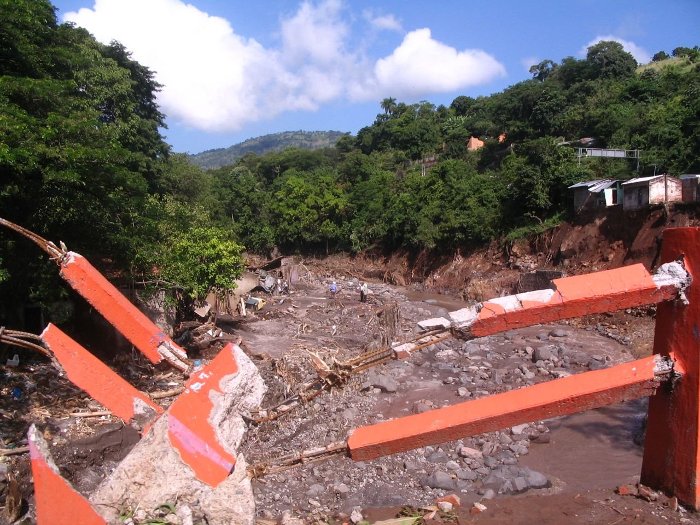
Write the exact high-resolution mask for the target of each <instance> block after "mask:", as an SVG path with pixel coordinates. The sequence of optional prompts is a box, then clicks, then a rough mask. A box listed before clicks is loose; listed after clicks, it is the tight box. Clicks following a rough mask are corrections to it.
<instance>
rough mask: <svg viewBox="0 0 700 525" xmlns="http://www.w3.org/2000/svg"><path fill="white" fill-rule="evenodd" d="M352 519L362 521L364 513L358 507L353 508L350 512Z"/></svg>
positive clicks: (356, 521)
mask: <svg viewBox="0 0 700 525" xmlns="http://www.w3.org/2000/svg"><path fill="white" fill-rule="evenodd" d="M350 521H351V522H353V523H360V522H361V521H362V513H361V512H360V511H359V510H358V509H353V510H352V512H351V513H350Z"/></svg>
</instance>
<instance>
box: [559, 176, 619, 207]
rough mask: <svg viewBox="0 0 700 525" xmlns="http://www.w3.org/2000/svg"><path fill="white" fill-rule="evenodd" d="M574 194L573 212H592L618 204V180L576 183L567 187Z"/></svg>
mask: <svg viewBox="0 0 700 525" xmlns="http://www.w3.org/2000/svg"><path fill="white" fill-rule="evenodd" d="M569 190H572V191H573V194H574V210H575V211H576V212H581V211H583V210H592V209H598V208H607V207H608V206H615V205H617V204H620V201H621V199H620V196H621V194H622V190H621V188H620V181H619V180H612V179H601V180H588V181H584V182H578V183H576V184H573V185H571V186H569Z"/></svg>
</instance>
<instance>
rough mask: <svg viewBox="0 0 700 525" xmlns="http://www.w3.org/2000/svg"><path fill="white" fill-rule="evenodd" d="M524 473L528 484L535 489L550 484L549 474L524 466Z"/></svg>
mask: <svg viewBox="0 0 700 525" xmlns="http://www.w3.org/2000/svg"><path fill="white" fill-rule="evenodd" d="M522 475H523V476H524V477H525V479H526V480H527V484H528V485H529V486H530V487H531V488H533V489H542V488H546V487H549V486H550V483H549V480H548V479H547V476H545V475H544V474H542V473H540V472H537V471H536V470H531V469H529V468H524V469H523V470H522Z"/></svg>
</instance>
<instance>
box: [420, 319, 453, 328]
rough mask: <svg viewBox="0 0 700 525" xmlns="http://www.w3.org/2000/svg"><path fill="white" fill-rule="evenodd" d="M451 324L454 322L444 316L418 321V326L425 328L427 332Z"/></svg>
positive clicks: (447, 326)
mask: <svg viewBox="0 0 700 525" xmlns="http://www.w3.org/2000/svg"><path fill="white" fill-rule="evenodd" d="M451 324H452V323H450V321H448V320H447V319H445V318H444V317H433V318H432V319H425V320H423V321H418V327H419V328H420V329H421V330H425V331H426V332H427V331H430V330H435V329H439V328H449V327H450V325H451Z"/></svg>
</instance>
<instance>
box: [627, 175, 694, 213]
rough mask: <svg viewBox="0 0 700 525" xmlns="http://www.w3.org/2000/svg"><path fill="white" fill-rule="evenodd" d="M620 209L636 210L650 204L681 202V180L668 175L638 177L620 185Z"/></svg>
mask: <svg viewBox="0 0 700 525" xmlns="http://www.w3.org/2000/svg"><path fill="white" fill-rule="evenodd" d="M622 193H623V200H622V208H623V209H624V210H638V209H640V208H645V207H647V206H649V205H650V204H661V203H664V202H678V201H680V200H681V196H682V194H681V180H680V179H677V178H676V177H671V176H669V175H654V176H651V177H638V178H636V179H630V180H628V181H626V182H623V183H622Z"/></svg>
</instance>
